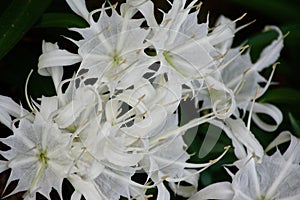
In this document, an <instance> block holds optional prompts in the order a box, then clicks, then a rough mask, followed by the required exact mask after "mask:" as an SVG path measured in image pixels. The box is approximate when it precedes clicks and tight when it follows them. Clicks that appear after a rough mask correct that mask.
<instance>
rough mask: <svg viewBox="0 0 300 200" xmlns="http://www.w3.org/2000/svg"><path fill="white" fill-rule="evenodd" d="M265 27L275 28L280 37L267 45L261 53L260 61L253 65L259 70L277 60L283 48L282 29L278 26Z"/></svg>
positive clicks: (268, 27) (267, 28)
mask: <svg viewBox="0 0 300 200" xmlns="http://www.w3.org/2000/svg"><path fill="white" fill-rule="evenodd" d="M265 29H266V30H275V31H276V32H277V33H278V38H277V40H275V41H273V42H272V44H270V45H269V46H267V47H266V48H265V49H264V50H263V51H262V53H261V54H260V57H259V59H258V61H257V62H256V63H255V64H254V66H253V67H252V69H255V70H257V71H261V70H262V69H264V68H266V67H268V66H270V65H272V64H273V63H274V62H276V60H277V59H278V57H279V55H280V51H281V49H282V48H283V39H284V36H283V35H282V32H281V31H280V29H279V28H277V27H276V26H267V27H266V28H265Z"/></svg>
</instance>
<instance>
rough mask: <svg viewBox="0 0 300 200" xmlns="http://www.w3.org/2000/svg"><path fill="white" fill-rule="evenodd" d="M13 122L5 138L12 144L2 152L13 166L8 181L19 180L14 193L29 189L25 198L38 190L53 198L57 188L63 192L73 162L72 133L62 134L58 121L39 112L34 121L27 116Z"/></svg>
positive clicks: (6, 141)
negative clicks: (56, 122)
mask: <svg viewBox="0 0 300 200" xmlns="http://www.w3.org/2000/svg"><path fill="white" fill-rule="evenodd" d="M19 121H20V122H19V126H16V125H13V127H12V131H13V132H14V133H13V135H12V136H9V137H7V138H3V139H1V142H3V143H4V144H6V145H8V146H10V147H11V149H10V150H8V151H4V152H1V154H2V155H3V156H4V157H5V158H6V159H7V161H6V162H5V163H6V165H7V168H10V169H12V171H11V175H10V177H9V180H8V182H7V185H8V184H9V183H11V181H14V180H19V182H18V185H17V187H16V188H15V190H14V191H13V192H12V193H11V194H10V195H12V194H15V193H17V192H20V191H27V193H26V194H25V198H35V195H36V193H37V192H38V193H40V194H42V195H44V196H45V197H46V198H47V199H50V196H49V194H50V192H51V190H52V188H54V189H55V190H56V191H57V192H58V194H59V195H60V196H62V193H61V190H62V182H63V179H64V178H66V176H67V173H68V170H69V169H70V168H71V167H72V165H73V160H72V158H71V157H70V154H69V144H70V139H71V137H70V135H68V134H62V133H61V131H60V130H59V129H58V127H57V126H56V124H53V123H51V122H49V121H46V120H45V119H44V118H43V117H42V116H41V114H39V113H36V115H35V119H34V122H33V123H32V122H31V121H29V120H27V119H26V118H23V119H20V120H19Z"/></svg>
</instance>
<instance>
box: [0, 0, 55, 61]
mask: <svg viewBox="0 0 300 200" xmlns="http://www.w3.org/2000/svg"><path fill="white" fill-rule="evenodd" d="M51 1H52V0H12V1H11V3H10V4H9V6H8V7H7V8H6V9H5V11H4V12H3V13H2V15H1V16H0V59H1V58H3V57H4V56H5V55H6V53H7V52H9V50H11V49H12V48H13V47H14V45H15V44H17V43H18V41H19V40H20V39H21V38H22V37H23V36H24V35H25V33H26V32H27V31H28V30H29V29H30V28H31V27H32V26H33V25H34V23H35V22H36V21H37V20H38V18H39V17H40V16H41V14H42V13H43V12H44V11H45V9H46V8H47V7H48V6H49V5H50V3H51Z"/></svg>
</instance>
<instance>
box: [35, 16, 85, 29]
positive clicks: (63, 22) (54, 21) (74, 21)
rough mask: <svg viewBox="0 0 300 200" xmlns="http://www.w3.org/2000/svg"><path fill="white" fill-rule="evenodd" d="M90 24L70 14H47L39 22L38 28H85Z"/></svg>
mask: <svg viewBox="0 0 300 200" xmlns="http://www.w3.org/2000/svg"><path fill="white" fill-rule="evenodd" d="M87 26H88V23H87V22H86V21H85V20H84V19H83V18H81V17H79V16H78V15H75V14H70V13H45V14H43V16H42V17H41V19H40V20H39V21H38V23H37V24H36V26H35V27H37V28H50V27H55V28H71V27H77V28H84V27H87Z"/></svg>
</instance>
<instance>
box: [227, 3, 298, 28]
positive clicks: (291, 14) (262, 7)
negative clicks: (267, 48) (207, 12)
mask: <svg viewBox="0 0 300 200" xmlns="http://www.w3.org/2000/svg"><path fill="white" fill-rule="evenodd" d="M230 1H231V2H233V3H235V4H238V5H240V6H243V7H245V8H249V9H252V10H255V11H257V12H260V13H262V14H264V15H265V16H269V17H272V18H276V19H277V20H279V21H281V22H284V23H285V22H287V20H289V21H290V20H292V21H297V19H298V18H299V6H297V3H296V2H292V1H285V0H264V1H262V0H251V1H244V0H230ZM266 8H267V9H266ZM279 15H280V16H279Z"/></svg>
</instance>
